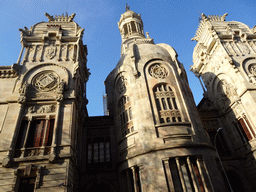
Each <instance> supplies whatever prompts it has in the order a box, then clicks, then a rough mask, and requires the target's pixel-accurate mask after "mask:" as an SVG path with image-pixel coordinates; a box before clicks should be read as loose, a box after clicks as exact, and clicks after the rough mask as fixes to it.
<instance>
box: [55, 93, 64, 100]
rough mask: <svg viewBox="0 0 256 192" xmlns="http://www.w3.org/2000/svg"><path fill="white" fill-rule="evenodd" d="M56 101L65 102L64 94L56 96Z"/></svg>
mask: <svg viewBox="0 0 256 192" xmlns="http://www.w3.org/2000/svg"><path fill="white" fill-rule="evenodd" d="M56 100H57V101H59V102H60V101H63V95H62V94H58V95H57V96H56Z"/></svg>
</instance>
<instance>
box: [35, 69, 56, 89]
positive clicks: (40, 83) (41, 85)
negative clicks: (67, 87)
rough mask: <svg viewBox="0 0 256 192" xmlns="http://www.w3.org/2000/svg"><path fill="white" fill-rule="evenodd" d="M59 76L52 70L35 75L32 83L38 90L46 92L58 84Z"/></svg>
mask: <svg viewBox="0 0 256 192" xmlns="http://www.w3.org/2000/svg"><path fill="white" fill-rule="evenodd" d="M58 81H59V76H58V75H57V74H56V73H54V72H53V71H50V72H49V71H48V72H43V73H39V74H38V75H36V76H35V77H34V79H33V82H32V84H33V85H34V87H35V88H36V89H37V90H38V91H43V92H48V91H51V90H52V89H54V88H56V87H57V86H58Z"/></svg>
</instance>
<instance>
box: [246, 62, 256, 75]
mask: <svg viewBox="0 0 256 192" xmlns="http://www.w3.org/2000/svg"><path fill="white" fill-rule="evenodd" d="M248 69H249V72H250V73H251V74H252V75H254V76H256V64H252V65H250V66H249V67H248Z"/></svg>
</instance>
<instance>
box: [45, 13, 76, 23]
mask: <svg viewBox="0 0 256 192" xmlns="http://www.w3.org/2000/svg"><path fill="white" fill-rule="evenodd" d="M75 15H76V14H75V13H73V14H72V15H70V16H68V15H67V14H66V15H65V16H64V15H59V16H57V15H55V17H53V16H51V15H49V14H48V13H45V16H46V17H47V18H48V19H49V22H72V21H73V19H74V17H75Z"/></svg>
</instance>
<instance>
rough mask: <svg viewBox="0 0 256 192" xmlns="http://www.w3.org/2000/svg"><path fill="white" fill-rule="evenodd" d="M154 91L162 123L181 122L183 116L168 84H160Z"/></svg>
mask: <svg viewBox="0 0 256 192" xmlns="http://www.w3.org/2000/svg"><path fill="white" fill-rule="evenodd" d="M153 91H154V95H155V101H156V106H157V111H158V114H159V118H160V123H169V122H181V121H182V120H181V115H180V112H179V109H178V106H177V103H176V99H175V95H174V92H173V91H172V88H171V87H170V86H169V85H167V84H160V85H157V86H155V88H154V90H153Z"/></svg>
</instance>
